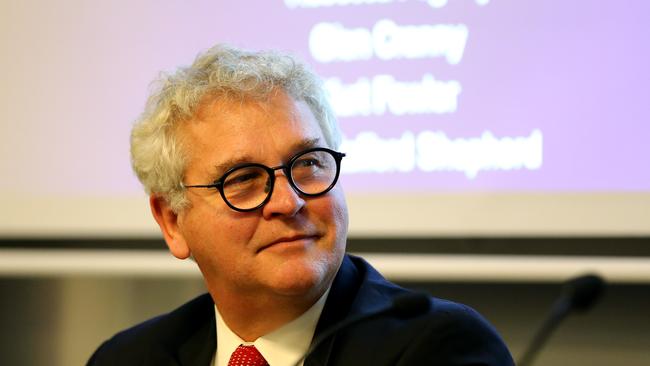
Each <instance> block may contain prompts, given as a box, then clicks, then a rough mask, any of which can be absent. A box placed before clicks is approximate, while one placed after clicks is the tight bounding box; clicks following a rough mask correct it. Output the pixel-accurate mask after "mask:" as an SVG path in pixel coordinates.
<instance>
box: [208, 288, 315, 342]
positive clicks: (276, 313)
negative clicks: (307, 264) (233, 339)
mask: <svg viewBox="0 0 650 366" xmlns="http://www.w3.org/2000/svg"><path fill="white" fill-rule="evenodd" d="M209 291H210V294H211V295H212V299H213V300H214V302H215V304H216V306H217V309H218V310H219V314H220V315H221V317H222V319H223V321H224V323H226V324H227V325H228V327H229V328H230V329H231V330H232V331H233V332H234V333H235V334H237V335H238V336H239V337H240V338H241V339H243V340H244V341H246V342H253V341H255V340H256V339H258V338H259V337H261V336H263V335H265V334H268V333H270V332H272V331H274V330H276V329H278V328H280V327H281V326H283V325H285V324H287V323H289V322H291V321H292V320H294V319H296V318H298V317H299V316H301V315H302V314H304V313H305V312H306V311H307V310H309V308H310V307H312V305H314V304H315V303H316V301H318V299H319V298H320V297H321V296H322V295H323V293H324V291H318V292H316V293H314V294H308V295H301V296H278V295H270V296H260V294H259V293H257V294H255V295H254V296H242V295H241V294H237V295H234V294H229V293H228V292H224V291H223V290H221V291H212V290H211V289H210V290H209Z"/></svg>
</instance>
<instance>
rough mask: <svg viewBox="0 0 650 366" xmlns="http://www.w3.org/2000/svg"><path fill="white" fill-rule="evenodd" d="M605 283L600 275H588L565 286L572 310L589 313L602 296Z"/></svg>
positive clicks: (566, 296)
mask: <svg viewBox="0 0 650 366" xmlns="http://www.w3.org/2000/svg"><path fill="white" fill-rule="evenodd" d="M604 291H605V281H604V280H603V279H602V278H601V277H600V276H598V275H594V274H588V275H584V276H580V277H576V278H573V279H571V280H569V281H567V282H566V283H565V284H564V293H565V298H566V299H567V300H568V301H569V307H570V309H571V310H576V311H581V312H583V311H587V310H589V309H590V308H591V307H592V306H593V305H594V304H595V303H596V302H597V301H598V299H599V298H600V297H601V296H602V294H603V292H604Z"/></svg>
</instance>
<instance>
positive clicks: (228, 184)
mask: <svg viewBox="0 0 650 366" xmlns="http://www.w3.org/2000/svg"><path fill="white" fill-rule="evenodd" d="M344 156H345V154H343V153H340V152H337V151H334V150H330V149H327V148H324V147H316V148H311V149H307V150H305V151H301V152H299V153H298V154H296V155H294V156H293V157H292V158H291V159H289V161H288V162H287V163H286V164H284V165H278V166H276V167H273V168H270V167H267V166H266V165H263V164H258V163H246V164H242V165H238V166H235V167H233V168H231V169H229V170H228V171H227V172H226V173H225V174H224V175H223V176H221V178H219V179H217V180H216V181H215V182H214V183H212V184H205V185H189V186H186V185H183V187H184V188H216V189H218V190H219V193H221V197H222V198H223V200H224V201H225V202H226V204H227V205H228V206H229V207H230V208H232V209H233V210H236V211H241V212H247V211H253V210H256V209H258V208H260V207H262V206H264V205H265V204H266V203H267V202H268V201H269V199H271V194H272V193H273V187H274V186H275V171H276V170H280V169H282V171H283V172H284V175H285V176H286V177H287V180H288V181H289V184H290V185H291V187H292V188H293V189H294V190H295V191H296V192H298V193H300V194H302V195H305V196H308V197H315V196H320V195H323V194H325V193H327V192H329V190H330V189H332V188H333V187H334V185H335V184H336V181H337V180H338V178H339V173H340V171H341V159H343V157H344Z"/></svg>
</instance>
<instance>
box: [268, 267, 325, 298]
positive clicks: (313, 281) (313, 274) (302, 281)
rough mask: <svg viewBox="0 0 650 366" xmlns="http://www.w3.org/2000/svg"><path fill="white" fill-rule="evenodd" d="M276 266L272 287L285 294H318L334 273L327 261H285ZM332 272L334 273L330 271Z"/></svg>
mask: <svg viewBox="0 0 650 366" xmlns="http://www.w3.org/2000/svg"><path fill="white" fill-rule="evenodd" d="M286 264H289V265H287V266H282V267H284V268H278V271H277V272H276V273H275V279H274V283H273V284H272V287H273V288H274V289H275V290H276V292H278V293H280V294H282V295H286V296H298V295H303V296H314V295H318V296H320V295H321V294H322V293H323V292H324V291H325V289H327V287H328V286H329V285H330V281H331V280H332V279H333V278H334V275H335V274H336V267H334V269H333V270H332V268H330V266H331V264H329V263H318V262H316V263H313V262H312V263H304V262H303V263H300V264H296V263H286ZM331 272H334V273H331Z"/></svg>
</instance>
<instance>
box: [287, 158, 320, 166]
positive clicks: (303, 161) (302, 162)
mask: <svg viewBox="0 0 650 366" xmlns="http://www.w3.org/2000/svg"><path fill="white" fill-rule="evenodd" d="M293 165H294V166H295V167H296V168H307V167H320V166H322V162H321V161H320V159H317V158H316V157H315V156H306V157H304V158H300V159H298V160H296V161H295V162H294V163H293Z"/></svg>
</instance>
